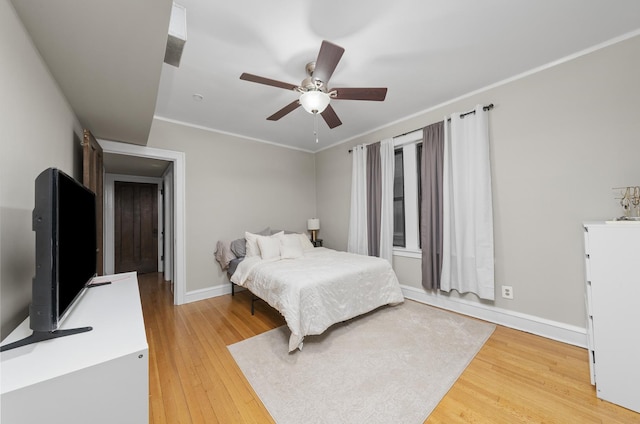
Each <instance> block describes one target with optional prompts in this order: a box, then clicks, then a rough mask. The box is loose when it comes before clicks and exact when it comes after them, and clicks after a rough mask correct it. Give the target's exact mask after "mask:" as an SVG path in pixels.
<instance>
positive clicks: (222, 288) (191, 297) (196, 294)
mask: <svg viewBox="0 0 640 424" xmlns="http://www.w3.org/2000/svg"><path fill="white" fill-rule="evenodd" d="M242 290H246V289H245V288H244V287H239V286H236V289H235V291H236V292H239V291H242ZM230 293H231V283H226V284H220V285H217V286H213V287H207V288H206V289H199V290H192V291H189V292H187V293H185V296H184V303H191V302H197V301H199V300H205V299H210V298H212V297H218V296H222V295H225V294H230Z"/></svg>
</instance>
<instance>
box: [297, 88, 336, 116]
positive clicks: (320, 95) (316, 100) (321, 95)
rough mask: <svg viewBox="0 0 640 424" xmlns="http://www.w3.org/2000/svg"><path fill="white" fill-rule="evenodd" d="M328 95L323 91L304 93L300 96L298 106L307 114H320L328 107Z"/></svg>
mask: <svg viewBox="0 0 640 424" xmlns="http://www.w3.org/2000/svg"><path fill="white" fill-rule="evenodd" d="M329 100H330V98H329V95H328V94H327V93H325V92H323V91H319V90H311V91H305V92H304V93H302V94H301V95H300V104H301V105H302V107H303V108H304V110H306V111H307V112H309V113H312V114H316V113H322V112H323V111H324V110H325V109H326V108H327V106H328V105H329Z"/></svg>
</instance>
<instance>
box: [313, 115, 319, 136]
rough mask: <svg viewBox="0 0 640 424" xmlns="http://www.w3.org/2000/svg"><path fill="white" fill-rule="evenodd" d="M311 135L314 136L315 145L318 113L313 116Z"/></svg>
mask: <svg viewBox="0 0 640 424" xmlns="http://www.w3.org/2000/svg"><path fill="white" fill-rule="evenodd" d="M313 135H315V136H316V143H317V142H318V112H316V113H314V114H313Z"/></svg>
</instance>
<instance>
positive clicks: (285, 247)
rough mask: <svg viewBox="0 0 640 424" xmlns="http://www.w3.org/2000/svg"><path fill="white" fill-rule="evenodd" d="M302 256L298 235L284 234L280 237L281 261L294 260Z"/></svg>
mask: <svg viewBox="0 0 640 424" xmlns="http://www.w3.org/2000/svg"><path fill="white" fill-rule="evenodd" d="M302 255H304V251H303V250H302V243H300V237H299V236H298V234H284V235H281V236H280V257H281V258H282V259H295V258H299V257H300V256H302Z"/></svg>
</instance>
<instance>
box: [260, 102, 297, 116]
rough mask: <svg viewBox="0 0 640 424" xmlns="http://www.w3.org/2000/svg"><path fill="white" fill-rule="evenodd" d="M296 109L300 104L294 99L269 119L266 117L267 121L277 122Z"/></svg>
mask: <svg viewBox="0 0 640 424" xmlns="http://www.w3.org/2000/svg"><path fill="white" fill-rule="evenodd" d="M298 107H300V102H299V101H298V99H296V100H294V101H292V102H291V103H289V104H288V105H286V106H285V107H283V108H282V109H280V110H279V111H277V112H276V113H274V114H273V115H271V116H270V117H268V118H267V120H268V121H277V120H278V119H280V118H282V117H283V116H285V115H286V114H288V113H291V112H293V111H294V110H296V109H297V108H298Z"/></svg>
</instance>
